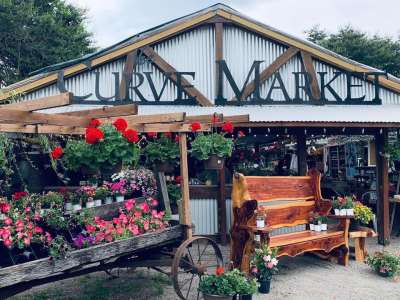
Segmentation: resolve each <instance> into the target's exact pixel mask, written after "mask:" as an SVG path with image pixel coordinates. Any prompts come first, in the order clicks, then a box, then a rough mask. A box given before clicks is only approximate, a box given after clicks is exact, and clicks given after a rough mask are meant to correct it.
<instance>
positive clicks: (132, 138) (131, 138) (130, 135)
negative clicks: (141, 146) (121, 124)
mask: <svg viewBox="0 0 400 300" xmlns="http://www.w3.org/2000/svg"><path fill="white" fill-rule="evenodd" d="M124 137H125V138H126V139H127V140H128V142H130V143H136V142H137V141H138V140H139V134H138V132H137V131H136V130H134V129H127V130H125V132H124Z"/></svg>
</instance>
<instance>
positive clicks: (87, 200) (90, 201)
mask: <svg viewBox="0 0 400 300" xmlns="http://www.w3.org/2000/svg"><path fill="white" fill-rule="evenodd" d="M77 193H78V195H79V196H80V198H81V200H82V203H84V204H85V207H86V208H92V207H94V196H95V194H96V187H95V186H92V185H84V186H81V187H80V188H79V189H78V190H77Z"/></svg>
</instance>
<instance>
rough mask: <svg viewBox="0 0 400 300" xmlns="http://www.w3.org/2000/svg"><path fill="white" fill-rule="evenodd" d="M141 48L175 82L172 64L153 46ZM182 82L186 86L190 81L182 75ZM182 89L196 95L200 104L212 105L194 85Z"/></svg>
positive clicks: (190, 94)
mask: <svg viewBox="0 0 400 300" xmlns="http://www.w3.org/2000/svg"><path fill="white" fill-rule="evenodd" d="M141 50H142V52H143V53H144V54H145V55H146V56H147V57H148V58H149V59H150V60H151V61H152V62H153V63H154V64H155V65H156V67H157V68H159V69H160V70H161V71H162V72H163V73H164V75H165V76H167V77H168V78H169V79H170V80H172V81H173V82H174V83H177V76H176V74H175V73H176V72H177V70H176V69H175V68H174V67H173V66H171V65H170V64H169V63H168V62H166V61H165V60H164V59H163V58H162V57H161V56H160V55H158V53H157V52H156V51H154V49H153V48H151V47H148V46H147V47H144V48H143V49H141ZM182 84H183V85H186V86H187V85H190V82H189V81H188V80H187V79H185V78H184V77H183V76H182ZM183 89H184V91H185V92H186V93H187V94H188V95H189V96H191V97H196V100H197V102H198V103H199V104H200V105H201V106H212V103H211V101H210V100H209V99H208V98H207V97H206V96H204V95H203V94H202V93H201V92H200V91H199V90H198V89H196V88H195V87H186V88H183Z"/></svg>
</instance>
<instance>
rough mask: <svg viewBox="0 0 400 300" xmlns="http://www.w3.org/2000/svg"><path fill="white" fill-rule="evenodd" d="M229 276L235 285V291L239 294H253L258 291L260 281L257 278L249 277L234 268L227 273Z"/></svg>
mask: <svg viewBox="0 0 400 300" xmlns="http://www.w3.org/2000/svg"><path fill="white" fill-rule="evenodd" d="M227 277H228V278H229V280H230V281H231V282H232V285H233V286H234V287H235V292H236V294H238V295H252V294H255V293H256V292H257V288H258V283H257V280H256V279H255V278H253V279H249V278H247V277H246V275H245V274H244V273H241V272H240V271H239V270H238V269H233V270H232V271H230V272H228V273H227Z"/></svg>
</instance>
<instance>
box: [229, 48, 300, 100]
mask: <svg viewBox="0 0 400 300" xmlns="http://www.w3.org/2000/svg"><path fill="white" fill-rule="evenodd" d="M298 52H299V49H297V48H294V47H290V48H288V49H287V50H286V51H285V52H283V53H282V54H281V55H280V56H279V57H278V58H277V59H275V60H274V61H273V62H272V63H271V64H270V65H269V66H268V67H266V68H265V69H264V70H263V71H262V72H261V74H260V84H262V83H264V82H265V81H267V80H268V78H270V77H271V76H272V75H273V74H274V73H275V72H276V71H278V69H279V68H280V67H282V66H283V65H284V64H285V63H287V62H288V61H289V59H291V58H292V57H293V56H295V55H296V54H297V53H298ZM255 88H256V82H255V80H253V81H251V82H249V83H248V84H247V85H246V87H245V88H244V92H243V94H242V99H239V100H244V99H246V98H247V97H248V96H250V95H251V94H252V93H253V92H254V90H255ZM235 100H236V96H235V97H233V98H232V99H231V100H230V101H235Z"/></svg>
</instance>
